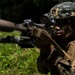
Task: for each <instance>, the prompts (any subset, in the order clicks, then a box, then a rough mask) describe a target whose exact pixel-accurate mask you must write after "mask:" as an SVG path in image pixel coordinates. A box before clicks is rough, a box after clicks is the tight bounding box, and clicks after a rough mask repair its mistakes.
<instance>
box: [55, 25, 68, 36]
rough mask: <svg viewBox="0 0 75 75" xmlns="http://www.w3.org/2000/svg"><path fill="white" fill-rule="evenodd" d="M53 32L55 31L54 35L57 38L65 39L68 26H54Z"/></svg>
mask: <svg viewBox="0 0 75 75" xmlns="http://www.w3.org/2000/svg"><path fill="white" fill-rule="evenodd" d="M55 30H56V34H55V35H56V36H57V37H65V36H66V34H67V32H68V25H65V26H63V27H60V26H56V27H55Z"/></svg>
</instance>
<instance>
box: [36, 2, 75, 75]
mask: <svg viewBox="0 0 75 75" xmlns="http://www.w3.org/2000/svg"><path fill="white" fill-rule="evenodd" d="M48 17H49V18H51V17H53V18H54V20H55V21H56V25H54V29H55V33H54V35H53V36H52V38H53V39H54V40H55V41H56V42H57V43H58V44H59V45H60V47H61V48H62V49H63V50H65V51H66V52H67V53H68V54H69V55H70V56H71V57H73V58H75V26H74V24H75V2H63V3H59V4H57V5H55V6H54V7H53V8H52V9H51V10H50V12H49V14H48ZM71 63H72V62H71V61H70V60H69V59H68V58H67V57H66V56H65V55H63V57H60V54H59V53H58V51H57V50H56V48H55V47H54V46H53V45H45V46H44V47H42V48H40V56H39V57H38V59H37V67H38V70H39V72H41V73H43V74H46V73H48V72H49V71H50V73H51V75H74V74H75V73H74V71H72V69H71V65H70V64H71Z"/></svg>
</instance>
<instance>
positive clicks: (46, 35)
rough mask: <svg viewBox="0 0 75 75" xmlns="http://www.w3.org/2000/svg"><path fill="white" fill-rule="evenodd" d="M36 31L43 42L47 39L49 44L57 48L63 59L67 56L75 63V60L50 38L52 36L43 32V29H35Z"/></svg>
mask: <svg viewBox="0 0 75 75" xmlns="http://www.w3.org/2000/svg"><path fill="white" fill-rule="evenodd" d="M35 31H36V32H37V33H36V36H37V37H39V38H40V39H41V40H44V39H46V40H47V42H48V41H49V43H51V44H53V45H54V46H55V48H56V49H57V51H58V53H59V55H60V56H61V57H63V55H65V56H66V57H67V58H68V59H69V60H70V61H71V62H73V61H74V58H73V57H71V56H70V55H69V54H67V53H66V52H65V51H64V50H63V49H62V48H61V47H60V46H59V45H58V44H57V43H56V42H55V41H54V40H53V39H52V37H51V36H50V34H49V33H48V32H47V31H45V30H43V29H37V28H35Z"/></svg>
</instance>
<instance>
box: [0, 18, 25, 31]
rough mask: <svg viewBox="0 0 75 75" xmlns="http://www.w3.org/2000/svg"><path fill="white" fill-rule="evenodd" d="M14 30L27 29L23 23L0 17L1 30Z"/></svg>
mask: <svg viewBox="0 0 75 75" xmlns="http://www.w3.org/2000/svg"><path fill="white" fill-rule="evenodd" d="M14 30H18V31H25V30H26V28H25V27H24V26H23V24H15V23H13V22H10V21H7V20H2V19H0V31H4V32H12V31H14Z"/></svg>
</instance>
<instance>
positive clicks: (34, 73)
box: [0, 0, 75, 75]
mask: <svg viewBox="0 0 75 75" xmlns="http://www.w3.org/2000/svg"><path fill="white" fill-rule="evenodd" d="M63 1H68V0H61V2H63ZM69 1H70V0H69ZM71 1H75V0H71ZM59 2H60V0H0V18H1V19H5V20H10V21H12V22H15V23H21V22H23V20H24V19H27V18H30V19H32V20H34V21H35V22H39V19H40V17H41V16H42V15H43V14H44V13H47V12H49V10H50V8H51V7H53V6H54V5H55V4H57V3H59ZM7 35H10V36H12V35H14V36H19V35H20V33H19V32H15V31H14V32H12V33H5V32H0V36H7ZM39 53H40V52H39V50H38V49H37V48H32V49H29V48H28V49H24V48H23V49H22V48H21V47H19V46H18V45H16V44H7V43H5V44H2V43H0V75H44V74H40V73H39V72H38V70H37V64H36V61H37V58H38V56H39ZM46 75H50V73H49V74H46Z"/></svg>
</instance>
